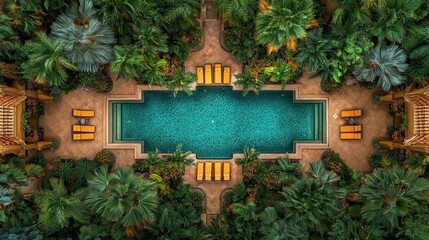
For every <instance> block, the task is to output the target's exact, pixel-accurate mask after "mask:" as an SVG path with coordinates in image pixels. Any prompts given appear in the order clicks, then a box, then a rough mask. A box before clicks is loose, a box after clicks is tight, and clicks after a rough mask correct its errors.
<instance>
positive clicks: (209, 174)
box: [204, 162, 212, 181]
mask: <svg viewBox="0 0 429 240" xmlns="http://www.w3.org/2000/svg"><path fill="white" fill-rule="evenodd" d="M204 176H205V177H204V180H206V181H211V180H212V163H211V162H205V175H204Z"/></svg>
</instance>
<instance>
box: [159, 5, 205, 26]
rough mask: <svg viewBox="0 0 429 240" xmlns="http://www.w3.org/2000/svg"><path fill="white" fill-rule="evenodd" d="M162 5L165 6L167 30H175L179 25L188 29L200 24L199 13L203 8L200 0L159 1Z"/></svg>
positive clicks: (164, 18)
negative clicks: (198, 20)
mask: <svg viewBox="0 0 429 240" xmlns="http://www.w3.org/2000/svg"><path fill="white" fill-rule="evenodd" d="M158 4H159V5H160V7H162V8H164V11H165V12H164V13H165V15H164V17H163V20H164V22H163V24H164V27H165V30H166V31H169V30H173V29H175V28H177V26H176V27H172V26H173V25H177V24H178V25H179V26H180V28H182V29H188V28H189V27H191V26H195V25H197V24H198V22H197V18H196V16H197V13H198V12H199V11H200V8H201V1H200V0H166V1H159V3H158Z"/></svg>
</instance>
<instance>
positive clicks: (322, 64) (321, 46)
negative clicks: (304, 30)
mask: <svg viewBox="0 0 429 240" xmlns="http://www.w3.org/2000/svg"><path fill="white" fill-rule="evenodd" d="M335 44H336V42H335V41H332V40H330V39H325V38H323V37H322V31H321V29H317V30H313V31H310V32H309V33H308V34H307V37H306V39H305V41H303V42H301V43H300V44H299V45H298V55H297V58H298V62H299V63H300V65H308V70H309V71H310V72H312V71H318V70H321V69H325V68H327V67H328V66H329V53H331V52H333V51H334V46H335Z"/></svg>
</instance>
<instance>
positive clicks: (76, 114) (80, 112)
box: [73, 109, 95, 117]
mask: <svg viewBox="0 0 429 240" xmlns="http://www.w3.org/2000/svg"><path fill="white" fill-rule="evenodd" d="M94 116H95V111H94V110H79V109H73V117H94Z"/></svg>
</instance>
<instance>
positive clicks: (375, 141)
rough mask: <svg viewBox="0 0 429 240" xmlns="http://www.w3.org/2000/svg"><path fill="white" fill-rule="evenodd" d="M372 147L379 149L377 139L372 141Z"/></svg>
mask: <svg viewBox="0 0 429 240" xmlns="http://www.w3.org/2000/svg"><path fill="white" fill-rule="evenodd" d="M372 146H374V147H375V148H376V149H380V148H381V145H380V141H379V140H378V138H374V140H372Z"/></svg>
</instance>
